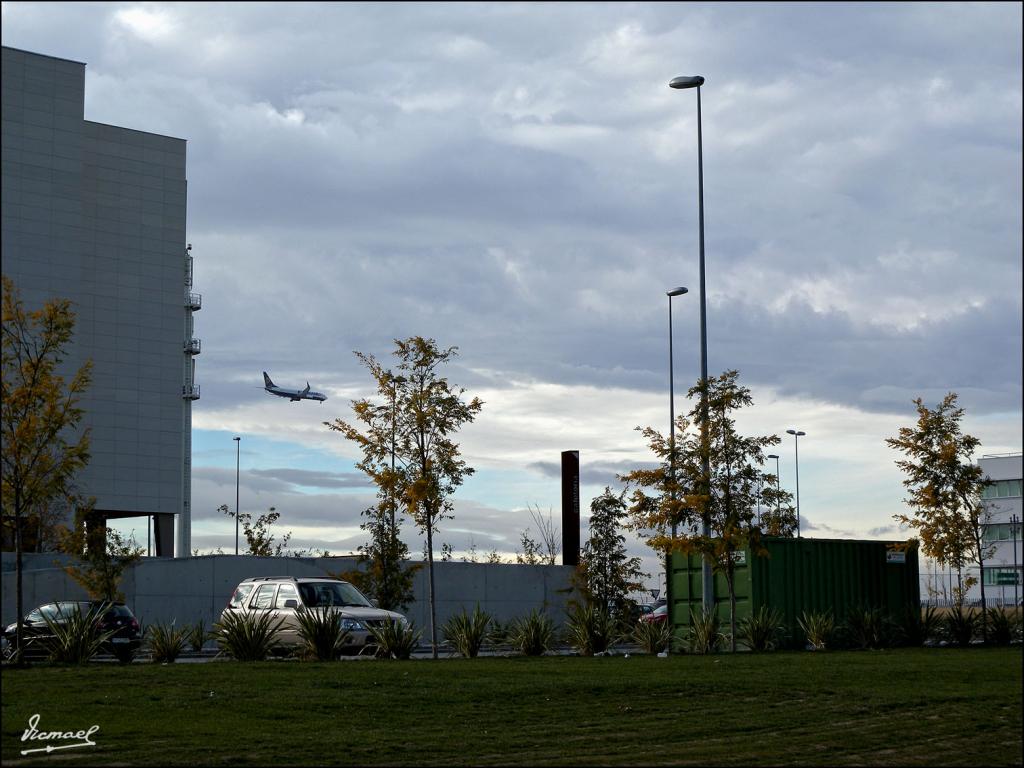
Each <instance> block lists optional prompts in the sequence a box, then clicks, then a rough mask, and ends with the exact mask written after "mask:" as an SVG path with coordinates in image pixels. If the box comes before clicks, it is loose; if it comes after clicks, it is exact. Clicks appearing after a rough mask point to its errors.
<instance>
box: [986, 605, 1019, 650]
mask: <svg viewBox="0 0 1024 768" xmlns="http://www.w3.org/2000/svg"><path fill="white" fill-rule="evenodd" d="M1019 633H1020V618H1019V616H1018V614H1017V612H1016V611H1012V612H1011V611H1008V610H1006V609H1005V608H989V609H988V641H989V642H990V643H991V644H992V645H1009V644H1010V643H1012V642H1013V639H1014V635H1017V634H1019Z"/></svg>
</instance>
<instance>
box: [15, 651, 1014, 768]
mask: <svg viewBox="0 0 1024 768" xmlns="http://www.w3.org/2000/svg"><path fill="white" fill-rule="evenodd" d="M1021 661H1022V658H1021V649H1020V648H1019V647H1017V648H1012V649H989V648H972V649H966V650H961V649H945V648H943V649H903V650H890V651H862V652H828V653H808V652H788V653H782V652H780V653H772V654H764V655H755V654H750V653H744V654H738V655H735V656H730V655H718V656H709V657H698V656H674V657H672V658H669V659H658V658H653V657H649V656H639V655H638V656H632V657H630V658H628V659H627V658H624V657H622V656H616V657H611V658H596V659H595V658H578V657H546V658H542V659H526V658H484V659H474V660H465V659H449V660H441V661H426V660H414V661H407V662H393V661H392V662H388V661H351V662H341V663H334V664H314V663H300V662H267V663H262V664H242V663H238V662H212V663H207V664H178V665H169V666H155V665H139V664H136V665H132V666H130V667H119V666H117V665H109V664H93V665H90V666H86V667H36V668H30V669H24V670H22V669H4V670H3V673H2V682H3V693H2V702H3V709H2V715H3V733H2V735H3V752H2V758H3V763H4V764H5V765H7V764H10V765H38V764H75V763H77V764H80V765H92V764H96V763H100V762H102V763H103V764H105V765H183V764H196V765H223V764H255V765H324V764H329V765H375V764H376V765H668V764H676V765H969V766H977V765H993V766H995V765H1021V763H1022V752H1021V750H1022V743H1021V726H1022V714H1021V685H1022V682H1021V668H1022V664H1021ZM37 713H38V714H39V715H40V721H39V725H38V729H39V730H40V731H56V730H61V731H70V730H80V729H88V728H89V727H90V726H92V725H98V726H99V730H98V731H97V732H96V733H95V734H94V735H93V737H92V739H93V741H95V742H96V746H95V747H84V748H81V749H69V750H64V751H58V752H55V753H53V754H52V755H46V754H45V753H43V754H42V755H39V754H38V753H37V754H36V755H35V756H30V757H27V758H24V757H21V755H20V750H22V749H25V748H26V747H38V746H45V745H46V744H47V743H51V744H58V743H60V742H58V741H50V742H22V741H21V740H20V738H21V735H22V732H23V731H24V730H25V728H27V727H28V720H29V718H30V717H31V716H32V715H33V714H37ZM65 743H66V742H65Z"/></svg>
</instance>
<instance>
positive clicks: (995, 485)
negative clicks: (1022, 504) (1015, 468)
mask: <svg viewBox="0 0 1024 768" xmlns="http://www.w3.org/2000/svg"><path fill="white" fill-rule="evenodd" d="M1020 486H1021V481H1020V480H992V481H990V482H989V484H988V485H986V486H985V490H983V491H982V492H981V498H983V499H1007V498H1010V497H1011V496H1020Z"/></svg>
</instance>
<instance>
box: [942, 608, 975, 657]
mask: <svg viewBox="0 0 1024 768" xmlns="http://www.w3.org/2000/svg"><path fill="white" fill-rule="evenodd" d="M943 624H944V627H943V628H944V629H945V630H946V636H947V637H948V638H949V640H950V642H953V643H956V644H957V645H959V646H960V647H961V648H967V647H968V646H969V645H970V644H971V641H972V640H973V639H974V636H975V635H976V634H977V632H978V628H979V627H980V625H981V621H980V615H979V614H978V613H977V612H975V610H974V609H973V608H968V609H967V611H966V612H964V609H963V606H961V605H957V606H954V607H953V608H952V609H951V610H950V611H949V613H947V614H946V619H945V621H944V622H943Z"/></svg>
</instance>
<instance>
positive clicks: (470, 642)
mask: <svg viewBox="0 0 1024 768" xmlns="http://www.w3.org/2000/svg"><path fill="white" fill-rule="evenodd" d="M492 622H493V618H492V616H491V614H489V613H486V612H485V611H481V610H480V606H479V605H477V606H476V608H474V609H473V613H471V614H470V613H466V609H465V608H463V609H462V612H461V613H459V614H457V615H455V616H452V617H451V618H450V619H448V621H447V623H446V624H445V625H444V627H443V628H442V629H441V631H442V633H443V634H444V638H445V639H446V640H447V641H448V642H449V643H451V644H452V647H453V648H455V650H456V652H458V654H459V655H460V656H465V657H466V658H467V659H474V658H476V657H477V655H478V654H479V653H480V649H481V648H482V647H483V644H484V643H485V642H486V641H487V640H488V639H489V637H490V630H491V624H492Z"/></svg>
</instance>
